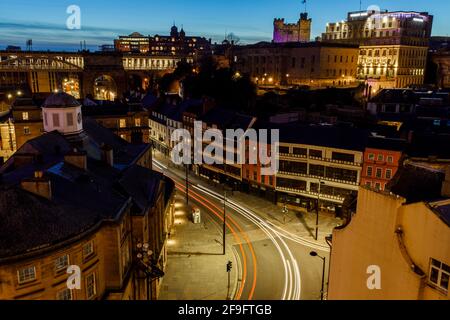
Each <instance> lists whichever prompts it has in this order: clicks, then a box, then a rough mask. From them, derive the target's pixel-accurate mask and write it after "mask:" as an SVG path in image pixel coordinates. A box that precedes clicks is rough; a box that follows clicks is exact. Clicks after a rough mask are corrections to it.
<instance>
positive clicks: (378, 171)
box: [376, 168, 383, 179]
mask: <svg viewBox="0 0 450 320" xmlns="http://www.w3.org/2000/svg"><path fill="white" fill-rule="evenodd" d="M376 177H377V178H379V179H381V178H383V169H381V168H377V173H376Z"/></svg>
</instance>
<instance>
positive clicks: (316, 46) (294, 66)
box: [235, 42, 359, 87]
mask: <svg viewBox="0 0 450 320" xmlns="http://www.w3.org/2000/svg"><path fill="white" fill-rule="evenodd" d="M358 51H359V50H358V46H355V45H349V44H329V43H321V42H309V43H281V44H276V43H267V42H261V43H258V44H255V45H249V46H244V47H241V48H239V49H236V52H235V54H236V56H237V63H236V69H237V71H238V72H239V73H241V74H248V75H249V76H250V77H251V79H252V80H253V81H254V82H255V83H257V84H258V85H266V86H267V85H268V86H279V85H289V86H292V85H307V86H310V87H329V86H330V87H346V86H355V85H356V83H357V82H356V76H357V61H358Z"/></svg>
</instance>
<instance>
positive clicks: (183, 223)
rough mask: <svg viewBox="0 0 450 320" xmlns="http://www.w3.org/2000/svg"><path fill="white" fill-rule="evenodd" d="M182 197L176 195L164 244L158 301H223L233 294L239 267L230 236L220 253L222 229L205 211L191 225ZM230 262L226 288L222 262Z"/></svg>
mask: <svg viewBox="0 0 450 320" xmlns="http://www.w3.org/2000/svg"><path fill="white" fill-rule="evenodd" d="M184 199H185V198H184V197H183V196H182V195H181V194H180V193H178V194H177V197H176V206H177V209H176V211H175V225H174V228H173V229H172V231H171V236H170V240H169V243H168V261H167V268H166V271H165V273H166V275H165V277H164V279H163V280H162V285H161V291H160V295H159V300H226V299H227V297H231V299H232V298H233V297H234V296H235V293H236V290H237V285H238V278H239V270H238V268H237V267H236V266H238V263H237V260H236V255H235V254H234V251H233V246H232V245H233V242H232V239H231V238H230V239H228V238H227V243H228V244H229V245H228V246H227V250H226V251H227V252H226V255H225V256H224V255H222V253H223V246H222V229H221V226H219V225H218V223H216V222H215V221H213V220H212V218H211V217H209V215H207V214H203V215H202V223H201V224H194V223H193V222H192V219H191V217H190V215H188V213H190V212H191V211H190V210H187V209H186V203H185V200H184ZM228 261H231V262H232V263H233V266H234V268H233V270H232V272H231V287H230V290H228V274H227V273H226V265H227V263H228Z"/></svg>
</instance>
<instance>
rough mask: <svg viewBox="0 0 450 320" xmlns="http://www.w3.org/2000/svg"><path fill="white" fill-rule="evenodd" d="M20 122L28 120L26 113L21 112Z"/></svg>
mask: <svg viewBox="0 0 450 320" xmlns="http://www.w3.org/2000/svg"><path fill="white" fill-rule="evenodd" d="M22 120H24V121H27V120H29V116H28V112H22Z"/></svg>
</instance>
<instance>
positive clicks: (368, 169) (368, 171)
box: [367, 167, 373, 177]
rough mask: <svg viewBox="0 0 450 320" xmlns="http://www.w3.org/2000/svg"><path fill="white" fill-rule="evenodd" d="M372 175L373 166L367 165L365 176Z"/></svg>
mask: <svg viewBox="0 0 450 320" xmlns="http://www.w3.org/2000/svg"><path fill="white" fill-rule="evenodd" d="M372 175H373V168H372V167H367V176H368V177H371V176H372Z"/></svg>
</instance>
